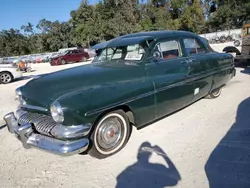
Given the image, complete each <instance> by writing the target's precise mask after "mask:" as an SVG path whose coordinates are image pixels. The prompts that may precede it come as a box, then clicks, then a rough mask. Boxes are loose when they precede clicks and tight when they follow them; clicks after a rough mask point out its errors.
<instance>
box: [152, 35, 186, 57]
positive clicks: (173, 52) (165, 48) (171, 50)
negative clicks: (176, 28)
mask: <svg viewBox="0 0 250 188" xmlns="http://www.w3.org/2000/svg"><path fill="white" fill-rule="evenodd" d="M155 50H157V51H159V52H160V53H161V58H163V59H172V58H177V57H180V56H181V53H180V48H179V43H178V42H177V41H176V40H172V41H166V42H161V43H159V44H158V45H157V46H156V48H155Z"/></svg>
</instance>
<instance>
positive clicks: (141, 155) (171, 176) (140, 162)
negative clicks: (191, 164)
mask: <svg viewBox="0 0 250 188" xmlns="http://www.w3.org/2000/svg"><path fill="white" fill-rule="evenodd" d="M153 153H155V154H157V155H159V156H161V157H163V159H164V161H165V162H166V164H167V166H165V165H163V164H160V163H150V162H149V159H150V157H151V155H152V154H153ZM179 180H181V176H180V174H179V172H178V170H177V169H176V167H175V165H174V164H173V163H172V161H171V160H170V159H169V157H168V156H167V155H166V153H165V152H164V151H163V150H162V149H161V148H160V147H158V146H152V145H151V144H150V143H149V142H144V143H143V144H142V145H141V146H140V148H139V150H138V155H137V162H136V163H134V164H133V165H131V166H129V167H127V168H126V169H125V170H124V171H123V172H121V173H120V174H119V175H118V176H117V185H116V188H128V187H129V188H134V187H136V188H138V187H143V188H149V187H150V188H152V187H153V188H163V187H169V186H175V185H177V183H178V181H179Z"/></svg>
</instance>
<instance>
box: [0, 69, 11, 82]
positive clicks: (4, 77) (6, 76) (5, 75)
mask: <svg viewBox="0 0 250 188" xmlns="http://www.w3.org/2000/svg"><path fill="white" fill-rule="evenodd" d="M12 80H13V76H12V74H11V73H9V72H2V73H0V83H1V84H8V83H10V82H12Z"/></svg>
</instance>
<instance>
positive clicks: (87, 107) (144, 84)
mask: <svg viewBox="0 0 250 188" xmlns="http://www.w3.org/2000/svg"><path fill="white" fill-rule="evenodd" d="M142 100H143V101H142ZM58 101H59V102H60V104H61V105H62V107H63V108H64V111H65V113H64V116H65V118H64V119H65V122H64V123H65V124H66V125H76V124H82V123H92V124H93V123H95V121H96V119H97V118H98V117H99V116H100V115H101V114H102V113H104V112H105V111H108V110H110V109H113V108H116V107H119V106H121V105H126V106H128V107H129V108H130V109H131V110H132V111H133V114H134V116H135V121H136V118H138V119H142V118H141V113H145V110H149V108H146V107H147V106H151V107H153V106H154V86H153V83H151V82H149V81H146V80H145V79H137V80H130V81H121V82H115V83H112V84H111V83H110V84H105V85H101V86H93V87H90V88H85V89H83V90H79V91H75V92H72V93H70V94H67V95H64V96H63V97H61V98H59V99H58ZM143 110H144V111H143ZM152 112H154V111H153V110H152ZM152 112H151V114H152V118H153V116H154V113H152ZM148 118H150V119H151V117H148Z"/></svg>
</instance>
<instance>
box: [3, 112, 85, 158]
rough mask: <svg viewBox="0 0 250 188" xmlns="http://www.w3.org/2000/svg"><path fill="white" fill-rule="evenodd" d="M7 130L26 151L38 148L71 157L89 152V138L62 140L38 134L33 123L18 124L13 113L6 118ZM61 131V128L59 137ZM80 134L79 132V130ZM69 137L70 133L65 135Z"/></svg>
mask: <svg viewBox="0 0 250 188" xmlns="http://www.w3.org/2000/svg"><path fill="white" fill-rule="evenodd" d="M4 120H5V122H6V125H7V128H8V130H9V132H10V133H13V134H15V135H16V137H17V138H18V139H19V140H20V141H21V142H22V144H23V147H24V148H26V149H29V148H32V147H34V148H38V149H42V150H45V151H47V152H50V153H54V154H58V155H63V156H70V155H74V154H78V153H82V152H84V151H86V150H87V148H88V146H89V140H88V139H87V138H78V139H77V140H70V141H69V140H68V141H65V140H60V139H57V138H53V137H49V136H45V135H42V134H38V133H36V131H35V130H34V128H33V126H32V124H31V123H24V124H23V125H20V124H18V120H17V119H16V117H15V115H14V113H13V112H11V113H8V114H6V115H5V116H4ZM61 129H62V128H60V127H59V129H58V130H59V133H58V134H59V136H62V135H64V134H60V133H61V132H60V131H61ZM77 131H78V133H79V130H77ZM65 134H66V135H68V133H67V132H66V133H65Z"/></svg>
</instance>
